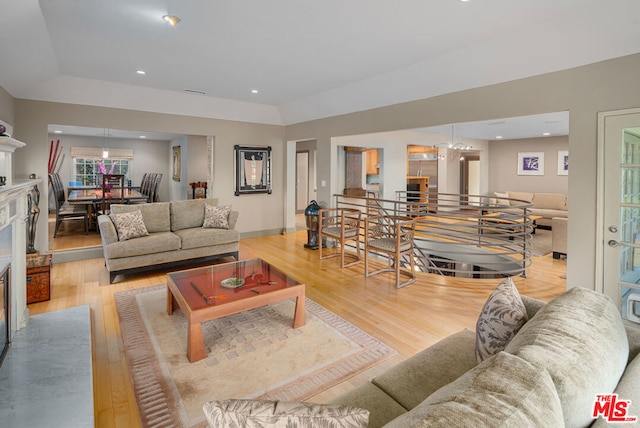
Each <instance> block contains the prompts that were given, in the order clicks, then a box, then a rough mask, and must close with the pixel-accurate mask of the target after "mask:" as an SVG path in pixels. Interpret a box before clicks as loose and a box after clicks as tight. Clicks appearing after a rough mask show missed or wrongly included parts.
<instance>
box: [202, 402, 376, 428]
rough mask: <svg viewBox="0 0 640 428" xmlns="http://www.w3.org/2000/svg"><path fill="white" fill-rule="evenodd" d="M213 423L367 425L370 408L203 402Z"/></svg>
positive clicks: (290, 427) (291, 427) (263, 427)
mask: <svg viewBox="0 0 640 428" xmlns="http://www.w3.org/2000/svg"><path fill="white" fill-rule="evenodd" d="M202 409H203V410H204V414H205V416H206V418H207V422H208V423H209V426H211V427H256V428H258V427H260V428H269V427H271V428H276V427H277V428H280V427H286V428H308V427H327V428H328V427H340V428H365V427H366V426H367V425H368V424H369V411H368V410H364V409H359V408H356V407H349V406H339V405H330V404H310V403H297V402H291V401H268V400H220V401H209V402H207V403H205V404H204V406H203V408H202Z"/></svg>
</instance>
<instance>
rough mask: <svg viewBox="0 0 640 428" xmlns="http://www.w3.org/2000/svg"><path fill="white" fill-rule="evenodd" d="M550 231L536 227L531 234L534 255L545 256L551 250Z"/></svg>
mask: <svg viewBox="0 0 640 428" xmlns="http://www.w3.org/2000/svg"><path fill="white" fill-rule="evenodd" d="M551 248H552V247H551V231H550V230H547V229H536V233H535V234H534V235H533V250H532V254H533V255H534V256H546V255H547V254H549V253H550V252H551Z"/></svg>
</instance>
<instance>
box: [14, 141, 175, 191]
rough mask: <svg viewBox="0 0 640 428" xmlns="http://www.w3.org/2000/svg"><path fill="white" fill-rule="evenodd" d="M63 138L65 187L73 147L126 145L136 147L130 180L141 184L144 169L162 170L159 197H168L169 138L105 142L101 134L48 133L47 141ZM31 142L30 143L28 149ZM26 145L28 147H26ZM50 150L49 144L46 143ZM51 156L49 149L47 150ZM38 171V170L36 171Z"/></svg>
mask: <svg viewBox="0 0 640 428" xmlns="http://www.w3.org/2000/svg"><path fill="white" fill-rule="evenodd" d="M52 140H53V141H56V142H57V141H58V140H60V146H61V147H62V155H61V156H60V159H62V161H61V162H60V163H59V165H60V170H59V171H58V172H59V174H60V178H61V179H62V182H63V183H64V185H65V187H66V185H67V183H68V182H69V181H71V180H72V179H73V160H72V159H71V156H70V155H69V152H70V150H71V147H74V146H76V147H108V148H126V149H132V150H133V156H134V159H133V161H131V163H130V170H129V176H128V177H127V178H128V179H130V180H131V183H132V185H133V186H139V185H140V182H141V181H142V174H144V173H145V172H159V173H162V174H163V176H162V181H161V182H160V188H159V191H160V195H159V197H160V200H162V201H168V200H169V191H168V189H169V186H168V184H167V179H166V177H167V176H168V174H169V169H168V168H167V165H166V164H167V160H166V158H165V156H164V153H165V151H166V148H167V147H168V145H169V143H168V142H167V141H156V140H143V139H136V140H132V139H124V138H109V139H107V140H106V141H105V140H104V139H103V138H102V137H98V136H96V137H88V136H78V135H64V134H62V135H61V134H49V140H48V141H52ZM29 146H30V145H29V144H28V145H27V148H28V147H29ZM27 148H25V150H26V149H27ZM47 150H49V146H47ZM47 156H48V151H47ZM34 172H35V171H34Z"/></svg>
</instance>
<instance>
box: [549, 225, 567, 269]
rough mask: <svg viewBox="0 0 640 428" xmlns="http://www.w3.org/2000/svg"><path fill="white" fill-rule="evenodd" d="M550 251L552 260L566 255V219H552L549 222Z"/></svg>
mask: <svg viewBox="0 0 640 428" xmlns="http://www.w3.org/2000/svg"><path fill="white" fill-rule="evenodd" d="M551 251H552V252H553V258H554V259H560V258H562V256H566V255H567V219H566V218H563V217H554V218H553V219H552V220H551Z"/></svg>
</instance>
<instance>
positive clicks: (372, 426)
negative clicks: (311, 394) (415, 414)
mask: <svg viewBox="0 0 640 428" xmlns="http://www.w3.org/2000/svg"><path fill="white" fill-rule="evenodd" d="M328 404H339V405H342V406H349V407H356V408H359V409H367V410H368V411H369V428H376V427H381V426H383V425H384V424H386V423H388V422H390V421H391V420H392V419H395V418H397V417H398V416H400V415H402V414H404V413H406V412H407V409H405V408H404V407H402V406H401V405H400V403H398V402H397V401H395V400H394V399H393V398H391V397H389V396H388V395H387V394H385V393H384V391H382V390H381V389H380V388H378V387H377V386H375V385H374V384H372V383H371V382H365V383H363V384H362V385H360V386H359V387H357V388H354V389H351V390H349V391H347V392H345V393H344V394H341V395H339V396H338V397H336V398H334V399H332V400H331V401H329V403H328Z"/></svg>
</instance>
